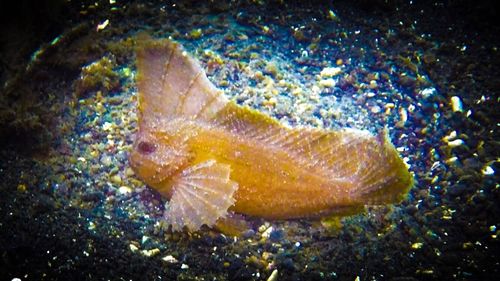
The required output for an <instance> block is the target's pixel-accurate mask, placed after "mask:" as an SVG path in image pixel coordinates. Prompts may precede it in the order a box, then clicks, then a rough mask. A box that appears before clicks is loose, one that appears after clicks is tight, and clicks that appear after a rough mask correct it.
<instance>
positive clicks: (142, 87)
mask: <svg viewBox="0 0 500 281" xmlns="http://www.w3.org/2000/svg"><path fill="white" fill-rule="evenodd" d="M137 69H138V77H137V84H138V88H139V109H140V110H139V111H140V121H141V122H143V123H144V122H145V123H148V121H150V120H161V119H173V118H179V117H183V118H186V119H202V120H210V119H211V118H212V117H213V116H214V115H215V114H216V113H217V112H218V111H219V110H220V109H221V108H223V107H224V106H225V104H226V103H227V99H226V98H225V97H224V95H222V94H221V93H222V91H220V90H218V89H217V88H216V87H215V86H214V85H213V84H212V83H211V82H210V81H209V80H208V78H207V76H206V74H205V71H204V70H203V69H202V68H201V66H200V64H199V63H198V62H197V61H196V60H194V59H193V58H191V57H190V56H189V55H188V54H187V52H186V51H185V50H184V49H183V48H182V46H181V45H180V44H179V43H176V42H172V41H170V40H168V39H164V40H145V41H143V42H142V43H141V44H140V45H139V47H138V50H137Z"/></svg>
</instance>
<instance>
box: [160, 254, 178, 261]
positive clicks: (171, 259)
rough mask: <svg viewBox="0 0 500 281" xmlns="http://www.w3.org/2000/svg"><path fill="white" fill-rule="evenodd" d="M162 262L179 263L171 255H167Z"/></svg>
mask: <svg viewBox="0 0 500 281" xmlns="http://www.w3.org/2000/svg"><path fill="white" fill-rule="evenodd" d="M162 260H163V261H165V262H168V263H178V262H179V261H178V260H177V259H176V258H175V257H174V256H172V255H168V256H165V257H163V258H162Z"/></svg>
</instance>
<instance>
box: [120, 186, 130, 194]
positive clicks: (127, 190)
mask: <svg viewBox="0 0 500 281" xmlns="http://www.w3.org/2000/svg"><path fill="white" fill-rule="evenodd" d="M118 192H119V193H120V194H127V193H130V192H132V188H130V187H128V186H120V188H118Z"/></svg>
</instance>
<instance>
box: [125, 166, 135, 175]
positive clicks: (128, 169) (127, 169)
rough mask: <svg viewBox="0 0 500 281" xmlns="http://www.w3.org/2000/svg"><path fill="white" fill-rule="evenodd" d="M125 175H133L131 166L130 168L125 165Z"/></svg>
mask: <svg viewBox="0 0 500 281" xmlns="http://www.w3.org/2000/svg"><path fill="white" fill-rule="evenodd" d="M125 175H126V176H127V177H132V176H134V170H132V168H130V167H127V168H126V169H125Z"/></svg>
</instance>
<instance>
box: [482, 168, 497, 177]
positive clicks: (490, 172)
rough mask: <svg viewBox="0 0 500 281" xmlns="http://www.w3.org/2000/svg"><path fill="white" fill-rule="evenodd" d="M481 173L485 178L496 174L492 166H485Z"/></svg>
mask: <svg viewBox="0 0 500 281" xmlns="http://www.w3.org/2000/svg"><path fill="white" fill-rule="evenodd" d="M481 173H482V174H483V175H485V176H491V175H494V174H495V170H493V168H491V166H484V167H483V169H481Z"/></svg>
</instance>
